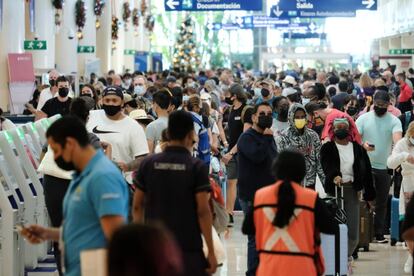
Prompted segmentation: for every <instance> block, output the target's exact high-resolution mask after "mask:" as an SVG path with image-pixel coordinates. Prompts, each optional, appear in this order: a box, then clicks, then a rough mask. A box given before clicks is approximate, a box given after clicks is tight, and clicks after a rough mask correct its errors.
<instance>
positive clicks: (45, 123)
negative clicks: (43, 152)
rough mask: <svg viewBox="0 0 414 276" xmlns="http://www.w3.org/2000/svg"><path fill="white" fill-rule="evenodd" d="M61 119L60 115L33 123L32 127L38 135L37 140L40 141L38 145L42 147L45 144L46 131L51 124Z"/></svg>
mask: <svg viewBox="0 0 414 276" xmlns="http://www.w3.org/2000/svg"><path fill="white" fill-rule="evenodd" d="M61 117H62V116H61V115H60V114H57V115H54V116H52V117H50V118H44V119H41V120H39V121H36V122H34V127H35V129H36V130H37V132H38V134H39V139H40V143H41V145H42V146H43V145H45V144H46V143H47V139H46V131H47V129H48V128H49V126H50V125H51V124H53V123H54V122H55V121H56V120H58V119H59V118H61Z"/></svg>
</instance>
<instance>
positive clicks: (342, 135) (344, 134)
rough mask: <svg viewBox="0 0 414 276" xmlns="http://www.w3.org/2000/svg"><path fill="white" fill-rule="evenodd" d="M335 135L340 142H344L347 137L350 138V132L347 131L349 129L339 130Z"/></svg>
mask: <svg viewBox="0 0 414 276" xmlns="http://www.w3.org/2000/svg"><path fill="white" fill-rule="evenodd" d="M334 134H335V137H336V138H338V139H339V140H343V139H345V138H346V137H348V135H349V130H347V129H338V130H335V132H334Z"/></svg>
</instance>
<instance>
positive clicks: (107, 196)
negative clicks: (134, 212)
mask: <svg viewBox="0 0 414 276" xmlns="http://www.w3.org/2000/svg"><path fill="white" fill-rule="evenodd" d="M128 199H129V197H128V188H127V186H126V183H125V180H124V178H123V176H122V174H121V172H120V170H119V169H118V168H117V167H116V166H115V165H114V164H113V163H112V162H111V161H110V160H109V159H108V158H106V156H105V155H104V153H103V152H102V151H97V153H96V155H95V156H94V157H93V158H92V159H91V161H90V162H89V164H88V165H87V167H86V168H85V169H84V170H83V171H82V172H81V173H80V174H77V173H75V174H74V175H73V179H72V182H71V183H70V185H69V188H68V191H67V192H66V195H65V199H64V201H63V241H64V246H65V250H64V254H65V268H66V273H65V275H66V276H78V275H81V272H80V253H81V252H82V251H83V250H87V249H97V248H104V247H106V243H107V241H106V238H105V235H104V232H103V230H102V227H101V224H100V218H102V217H104V216H107V215H119V216H123V217H124V218H125V221H126V219H127V216H128V206H129V204H128V203H129V202H128Z"/></svg>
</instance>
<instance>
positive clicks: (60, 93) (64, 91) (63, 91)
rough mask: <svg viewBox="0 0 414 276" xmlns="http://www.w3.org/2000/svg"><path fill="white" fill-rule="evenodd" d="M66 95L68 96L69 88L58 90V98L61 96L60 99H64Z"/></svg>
mask: <svg viewBox="0 0 414 276" xmlns="http://www.w3.org/2000/svg"><path fill="white" fill-rule="evenodd" d="M68 94H69V88H66V87H61V88H59V96H61V97H62V98H66V97H67V96H68Z"/></svg>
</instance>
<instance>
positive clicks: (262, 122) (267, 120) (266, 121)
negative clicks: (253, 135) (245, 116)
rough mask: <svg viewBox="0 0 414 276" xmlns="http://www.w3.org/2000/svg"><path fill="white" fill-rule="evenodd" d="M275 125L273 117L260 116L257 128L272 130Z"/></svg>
mask: <svg viewBox="0 0 414 276" xmlns="http://www.w3.org/2000/svg"><path fill="white" fill-rule="evenodd" d="M272 124H273V117H272V115H260V116H259V122H258V123H257V126H258V127H260V128H261V129H266V128H270V127H271V126H272Z"/></svg>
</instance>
